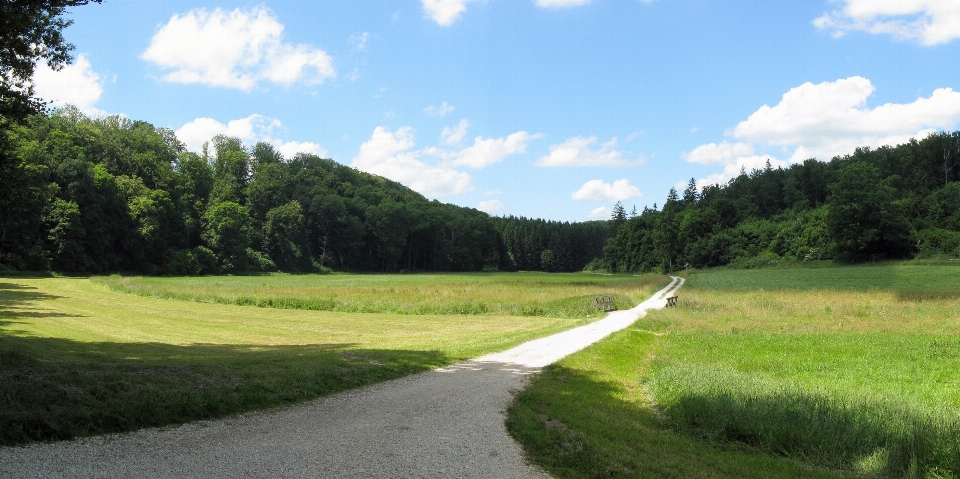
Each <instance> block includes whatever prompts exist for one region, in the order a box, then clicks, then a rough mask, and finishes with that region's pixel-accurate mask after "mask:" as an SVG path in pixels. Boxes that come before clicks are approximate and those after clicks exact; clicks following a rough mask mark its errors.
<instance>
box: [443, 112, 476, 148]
mask: <svg viewBox="0 0 960 479" xmlns="http://www.w3.org/2000/svg"><path fill="white" fill-rule="evenodd" d="M467 128H470V121H469V120H467V119H466V118H464V119H462V120H460V123H458V124H457V126H455V127H452V128H451V127H449V126H445V127H443V131H441V132H440V139H441V140H443V142H444V143H446V144H448V145H456V144H457V143H460V140H463V137H464V136H467Z"/></svg>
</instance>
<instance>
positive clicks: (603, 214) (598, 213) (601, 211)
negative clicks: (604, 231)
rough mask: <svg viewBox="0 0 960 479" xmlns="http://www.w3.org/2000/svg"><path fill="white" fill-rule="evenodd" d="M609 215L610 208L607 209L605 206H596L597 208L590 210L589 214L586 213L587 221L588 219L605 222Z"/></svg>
mask: <svg viewBox="0 0 960 479" xmlns="http://www.w3.org/2000/svg"><path fill="white" fill-rule="evenodd" d="M610 213H611V211H610V208H607V207H606V206H598V207H596V208H594V209H592V210H590V212H589V213H587V219H588V220H605V219H609V218H610Z"/></svg>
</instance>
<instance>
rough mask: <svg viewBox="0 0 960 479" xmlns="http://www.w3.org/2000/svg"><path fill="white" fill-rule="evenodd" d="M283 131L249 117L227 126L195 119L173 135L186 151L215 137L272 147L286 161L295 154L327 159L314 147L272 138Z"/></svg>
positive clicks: (277, 124) (278, 125) (275, 122)
mask: <svg viewBox="0 0 960 479" xmlns="http://www.w3.org/2000/svg"><path fill="white" fill-rule="evenodd" d="M281 127H283V124H282V123H281V122H280V120H277V119H275V118H270V117H267V116H263V115H257V114H254V115H250V116H248V117H246V118H240V119H238V120H231V121H229V122H227V124H226V125H224V124H223V123H220V122H219V121H217V120H214V119H213V118H197V119H195V120H193V121H191V122H189V123H187V124H185V125H183V126H181V127H180V129H178V130H177V131H176V135H177V138H178V139H179V140H180V141H182V142H183V143H184V144H186V145H187V149H188V150H190V151H194V152H199V151H200V150H201V149H202V148H203V143H204V142H207V141H210V139H212V138H213V137H214V136H216V135H227V136H234V137H237V138H240V140H241V141H243V142H244V143H246V144H248V145H252V144H255V143H257V142H260V141H265V142H267V143H270V144H271V145H273V146H274V148H276V149H277V150H278V151H279V152H280V153H281V154H283V156H284V157H285V158H293V156H294V155H296V154H297V153H311V154H314V155H318V156H326V154H327V150H326V149H325V148H323V147H321V146H320V145H318V144H316V143H311V142H299V141H283V140H279V139H277V138H275V137H274V131H275V130H276V129H278V128H281Z"/></svg>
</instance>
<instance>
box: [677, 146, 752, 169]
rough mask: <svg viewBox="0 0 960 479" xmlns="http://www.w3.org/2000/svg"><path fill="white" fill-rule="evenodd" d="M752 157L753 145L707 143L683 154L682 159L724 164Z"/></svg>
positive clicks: (705, 163) (693, 161)
mask: <svg viewBox="0 0 960 479" xmlns="http://www.w3.org/2000/svg"><path fill="white" fill-rule="evenodd" d="M751 155H753V145H751V144H750V143H729V142H726V141H724V142H722V143H707V144H706V145H700V146H698V147H696V148H694V149H693V151H691V152H689V153H684V154H683V159H685V160H687V161H689V162H692V163H701V164H704V165H710V164H726V163H729V162H730V161H732V160H736V159H737V158H740V157H744V156H751Z"/></svg>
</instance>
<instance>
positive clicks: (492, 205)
mask: <svg viewBox="0 0 960 479" xmlns="http://www.w3.org/2000/svg"><path fill="white" fill-rule="evenodd" d="M477 209H478V210H480V211H483V212H485V213H490V214H493V213H496V212H497V211H503V209H504V204H503V202H502V201H500V200H486V201H481V202H480V205H479V206H477Z"/></svg>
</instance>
